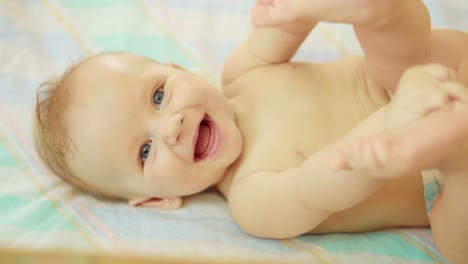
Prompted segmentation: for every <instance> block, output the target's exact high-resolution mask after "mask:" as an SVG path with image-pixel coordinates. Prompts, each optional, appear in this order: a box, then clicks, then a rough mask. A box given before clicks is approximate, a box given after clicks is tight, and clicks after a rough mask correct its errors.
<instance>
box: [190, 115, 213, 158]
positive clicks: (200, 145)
mask: <svg viewBox="0 0 468 264" xmlns="http://www.w3.org/2000/svg"><path fill="white" fill-rule="evenodd" d="M217 148H218V133H217V130H216V125H215V123H214V122H213V120H212V119H211V118H210V117H209V116H208V115H205V116H204V117H203V119H202V121H201V122H200V125H199V126H198V132H197V134H196V139H195V146H194V153H193V158H194V160H195V161H201V160H204V159H206V158H207V157H209V156H211V155H212V154H213V153H215V152H216V149H217Z"/></svg>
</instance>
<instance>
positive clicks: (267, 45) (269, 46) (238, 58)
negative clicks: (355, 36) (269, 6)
mask: <svg viewBox="0 0 468 264" xmlns="http://www.w3.org/2000/svg"><path fill="white" fill-rule="evenodd" d="M259 9H260V12H261V7H259V6H257V7H255V8H254V10H253V12H252V19H253V20H254V19H255V17H256V16H257V14H256V13H257V12H259ZM315 25H316V23H314V22H299V21H297V22H291V23H287V24H284V25H280V26H276V27H270V28H255V29H253V30H252V32H251V33H250V35H249V36H248V38H247V39H246V40H245V41H244V42H243V43H242V44H241V45H240V46H238V47H237V48H236V49H235V50H234V51H233V53H232V54H231V55H230V56H229V58H228V59H227V61H226V63H225V65H224V69H223V85H224V86H226V85H228V84H229V83H232V82H233V81H234V80H236V79H237V78H238V77H239V76H241V75H242V74H244V73H246V72H248V71H250V70H252V69H254V68H257V67H261V66H264V65H268V64H276V63H283V62H288V61H289V60H290V59H291V58H292V57H293V56H294V54H295V53H296V51H297V49H298V48H299V46H300V45H301V44H302V42H303V41H304V40H305V38H306V37H307V36H308V34H309V33H310V31H311V30H312V29H313V28H314V27H315ZM228 93H229V92H228ZM228 96H229V94H228Z"/></svg>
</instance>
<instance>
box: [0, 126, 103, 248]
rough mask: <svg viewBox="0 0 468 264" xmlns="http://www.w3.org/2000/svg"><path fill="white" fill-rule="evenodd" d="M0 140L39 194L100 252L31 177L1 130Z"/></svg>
mask: <svg viewBox="0 0 468 264" xmlns="http://www.w3.org/2000/svg"><path fill="white" fill-rule="evenodd" d="M0 141H2V142H3V144H4V145H5V146H6V147H7V149H8V151H9V152H10V154H11V155H12V156H13V158H14V159H15V160H16V162H17V163H18V164H19V165H20V167H21V169H22V170H23V172H24V173H25V174H26V176H27V177H28V178H29V180H31V182H33V183H34V184H35V185H36V186H37V188H38V189H39V192H40V193H41V195H42V196H43V197H45V198H46V199H48V200H49V201H51V202H52V204H53V205H54V207H55V209H56V210H57V211H58V212H60V214H62V215H63V216H64V217H65V218H66V219H67V220H68V221H70V223H71V224H72V225H73V226H75V227H76V229H78V231H79V232H80V233H81V235H82V236H83V237H84V239H85V240H86V241H88V243H89V244H90V245H91V246H92V247H93V248H94V249H95V250H96V251H97V252H100V249H99V247H98V246H97V245H96V244H95V243H94V242H93V241H92V240H91V238H90V237H89V236H88V235H87V234H86V232H85V231H84V230H83V229H82V228H81V227H80V225H79V224H78V223H76V221H75V220H74V219H73V218H72V217H71V216H70V215H68V214H67V213H66V212H65V211H63V209H62V208H61V207H60V206H59V204H58V202H57V200H56V199H54V198H53V197H51V196H50V194H49V193H48V192H47V191H46V190H45V188H44V187H43V186H42V185H41V184H40V183H39V182H38V181H37V180H36V179H34V177H32V175H31V173H29V171H28V169H27V168H26V166H25V165H24V164H23V162H22V161H21V159H20V158H19V157H18V155H17V154H16V152H15V151H14V150H13V148H12V147H11V146H10V144H8V142H7V140H6V138H5V136H4V135H3V134H2V132H0Z"/></svg>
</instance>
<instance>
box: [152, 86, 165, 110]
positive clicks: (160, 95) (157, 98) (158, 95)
mask: <svg viewBox="0 0 468 264" xmlns="http://www.w3.org/2000/svg"><path fill="white" fill-rule="evenodd" d="M163 99H164V89H163V88H159V89H157V90H156V92H155V93H154V95H153V103H154V105H155V106H156V107H157V108H158V109H159V107H160V106H161V104H162V102H163Z"/></svg>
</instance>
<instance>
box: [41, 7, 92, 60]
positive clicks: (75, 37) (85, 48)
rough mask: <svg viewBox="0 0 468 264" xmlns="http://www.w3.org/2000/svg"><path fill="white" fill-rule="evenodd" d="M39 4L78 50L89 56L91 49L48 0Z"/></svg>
mask: <svg viewBox="0 0 468 264" xmlns="http://www.w3.org/2000/svg"><path fill="white" fill-rule="evenodd" d="M41 3H42V4H43V5H44V6H45V7H46V8H47V10H49V12H50V13H51V14H52V15H54V17H55V18H56V19H57V21H58V22H59V23H60V24H61V25H62V26H63V27H64V28H65V30H66V31H67V32H68V34H70V36H71V37H72V38H73V40H75V42H76V43H77V44H78V46H80V48H81V49H82V50H83V51H84V52H85V54H86V55H88V56H89V55H91V54H92V51H91V49H90V48H89V47H88V46H87V45H86V44H85V43H84V42H83V41H82V40H81V38H80V37H79V36H78V33H77V32H76V30H75V29H74V28H73V27H72V26H71V25H70V24H69V23H68V22H67V21H66V20H65V18H64V17H63V16H62V14H60V12H59V11H58V10H57V9H56V8H55V7H53V6H52V5H51V4H50V3H49V1H48V0H41Z"/></svg>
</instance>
